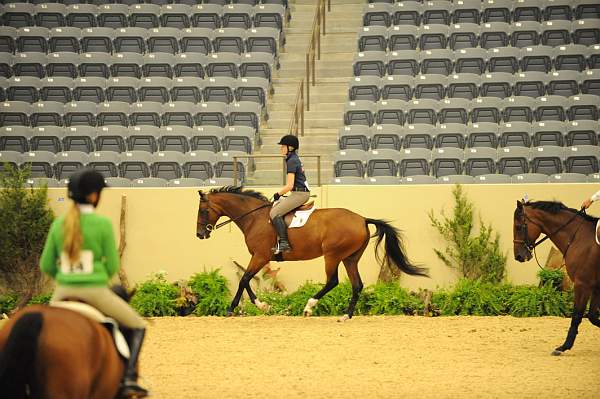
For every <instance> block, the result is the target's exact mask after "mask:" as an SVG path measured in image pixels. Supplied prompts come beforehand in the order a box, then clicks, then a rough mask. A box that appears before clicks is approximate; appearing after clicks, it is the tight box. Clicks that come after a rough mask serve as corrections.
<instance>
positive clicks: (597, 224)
mask: <svg viewBox="0 0 600 399" xmlns="http://www.w3.org/2000/svg"><path fill="white" fill-rule="evenodd" d="M598 227H600V219H598V221H597V222H596V234H595V235H594V237H595V238H596V244H598V245H600V240H598Z"/></svg>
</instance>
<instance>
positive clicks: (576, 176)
mask: <svg viewBox="0 0 600 399" xmlns="http://www.w3.org/2000/svg"><path fill="white" fill-rule="evenodd" d="M548 182H549V183H587V177H586V175H582V174H580V173H558V174H555V175H552V176H550V177H549V178H548Z"/></svg>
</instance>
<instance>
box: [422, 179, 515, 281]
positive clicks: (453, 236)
mask: <svg viewBox="0 0 600 399" xmlns="http://www.w3.org/2000/svg"><path fill="white" fill-rule="evenodd" d="M452 194H453V196H454V201H455V205H454V210H453V214H452V216H451V217H448V216H446V215H445V214H444V212H443V211H442V217H441V219H438V218H436V217H435V216H434V215H433V210H431V211H430V212H429V220H430V222H431V225H432V226H433V227H435V228H436V230H437V231H438V232H439V233H440V235H441V236H442V237H443V238H444V240H446V241H447V242H448V246H447V247H446V249H444V250H443V251H440V250H438V249H434V251H435V253H436V255H437V256H438V257H439V258H440V259H441V260H442V262H444V263H445V264H446V265H447V266H448V267H451V268H454V269H457V270H458V271H459V273H460V275H461V277H464V278H468V279H470V280H478V279H479V280H482V281H485V282H492V283H499V282H501V281H502V279H503V278H504V271H505V266H506V255H505V254H503V253H502V251H501V249H500V238H499V236H498V234H497V233H496V234H495V233H494V231H493V229H492V226H491V225H486V224H484V223H483V221H481V220H480V222H479V235H474V233H473V228H474V224H475V222H474V216H473V212H474V210H473V208H474V206H473V203H471V202H470V201H469V200H468V198H467V197H466V194H465V193H464V192H463V189H462V186H460V185H456V186H455V187H454V189H453V190H452Z"/></svg>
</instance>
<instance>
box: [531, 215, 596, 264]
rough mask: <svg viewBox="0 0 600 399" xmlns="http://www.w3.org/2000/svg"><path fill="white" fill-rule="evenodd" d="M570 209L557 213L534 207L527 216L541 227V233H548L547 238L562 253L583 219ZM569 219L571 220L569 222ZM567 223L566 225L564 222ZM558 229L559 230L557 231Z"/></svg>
mask: <svg viewBox="0 0 600 399" xmlns="http://www.w3.org/2000/svg"><path fill="white" fill-rule="evenodd" d="M574 215H575V214H574V213H573V212H570V211H566V210H563V211H560V212H559V213H549V212H545V211H542V210H539V209H536V210H535V212H534V213H533V215H530V216H529V217H530V218H531V219H533V220H534V221H535V222H536V223H538V224H539V226H540V227H542V233H544V234H545V235H550V234H551V235H550V237H549V239H550V241H552V242H553V243H554V245H555V246H556V247H557V248H558V249H559V250H560V251H561V252H562V253H563V254H564V253H565V252H566V250H567V249H568V248H569V245H570V244H571V243H570V241H571V239H572V238H573V235H574V234H575V233H576V231H577V230H579V228H580V227H581V223H584V222H585V220H583V219H582V218H581V216H576V217H575V218H574V219H573V216H574ZM571 219H573V220H571ZM569 220H571V222H570V223H569ZM566 223H568V224H567V225H566V226H565V224H566ZM558 229H560V230H559V231H557V230H558Z"/></svg>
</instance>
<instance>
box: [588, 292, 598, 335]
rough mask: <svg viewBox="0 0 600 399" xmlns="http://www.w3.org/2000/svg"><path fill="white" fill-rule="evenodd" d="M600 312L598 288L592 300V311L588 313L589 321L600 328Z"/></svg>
mask: <svg viewBox="0 0 600 399" xmlns="http://www.w3.org/2000/svg"><path fill="white" fill-rule="evenodd" d="M599 311H600V288H596V289H595V290H594V293H593V294H592V300H591V301H590V310H589V312H588V320H589V321H590V323H592V324H593V325H595V326H596V327H600V318H598V312H599Z"/></svg>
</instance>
